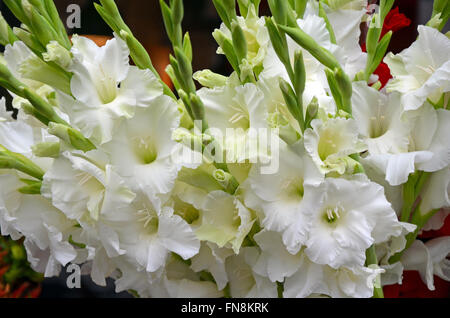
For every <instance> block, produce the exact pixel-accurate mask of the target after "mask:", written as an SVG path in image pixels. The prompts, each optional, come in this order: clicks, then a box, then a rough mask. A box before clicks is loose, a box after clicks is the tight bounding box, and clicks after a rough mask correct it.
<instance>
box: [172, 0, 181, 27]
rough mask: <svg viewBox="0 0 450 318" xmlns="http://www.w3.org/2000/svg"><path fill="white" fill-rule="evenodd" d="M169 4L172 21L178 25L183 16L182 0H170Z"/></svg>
mask: <svg viewBox="0 0 450 318" xmlns="http://www.w3.org/2000/svg"><path fill="white" fill-rule="evenodd" d="M171 6H172V21H173V23H175V24H176V25H179V24H181V22H182V21H183V16H184V7H183V1H182V0H172V1H171Z"/></svg>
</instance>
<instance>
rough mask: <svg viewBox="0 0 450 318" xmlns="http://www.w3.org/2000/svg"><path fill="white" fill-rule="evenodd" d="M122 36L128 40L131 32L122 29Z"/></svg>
mask: <svg viewBox="0 0 450 318" xmlns="http://www.w3.org/2000/svg"><path fill="white" fill-rule="evenodd" d="M120 37H121V38H122V39H123V40H124V41H125V42H126V41H127V39H128V38H129V37H130V34H129V33H128V32H127V31H125V30H120Z"/></svg>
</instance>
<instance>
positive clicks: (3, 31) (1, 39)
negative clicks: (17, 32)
mask: <svg viewBox="0 0 450 318" xmlns="http://www.w3.org/2000/svg"><path fill="white" fill-rule="evenodd" d="M0 43H2V44H3V45H5V44H7V43H9V25H8V23H7V22H6V20H5V18H4V17H3V15H2V13H1V12H0Z"/></svg>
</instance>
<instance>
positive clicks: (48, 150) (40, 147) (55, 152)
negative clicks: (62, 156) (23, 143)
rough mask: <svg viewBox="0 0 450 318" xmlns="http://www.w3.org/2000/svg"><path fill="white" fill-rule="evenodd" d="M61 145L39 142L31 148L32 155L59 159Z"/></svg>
mask: <svg viewBox="0 0 450 318" xmlns="http://www.w3.org/2000/svg"><path fill="white" fill-rule="evenodd" d="M60 148H61V144H60V143H59V142H41V143H38V144H36V145H34V146H32V147H31V150H32V151H33V154H34V155H35V156H36V157H41V158H57V157H59V153H60Z"/></svg>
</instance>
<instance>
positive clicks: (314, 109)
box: [305, 96, 319, 129]
mask: <svg viewBox="0 0 450 318" xmlns="http://www.w3.org/2000/svg"><path fill="white" fill-rule="evenodd" d="M318 114H319V100H318V99H317V97H315V96H314V98H313V99H312V100H311V103H309V105H308V107H307V108H306V118H305V128H306V129H308V128H311V122H312V121H313V120H314V119H316V118H317V116H318Z"/></svg>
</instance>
